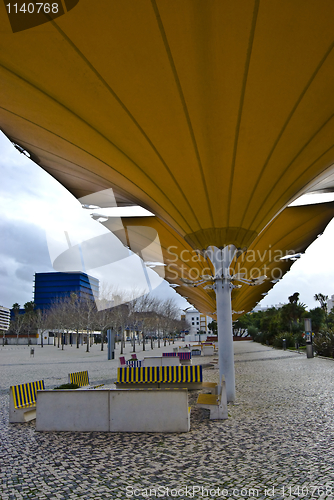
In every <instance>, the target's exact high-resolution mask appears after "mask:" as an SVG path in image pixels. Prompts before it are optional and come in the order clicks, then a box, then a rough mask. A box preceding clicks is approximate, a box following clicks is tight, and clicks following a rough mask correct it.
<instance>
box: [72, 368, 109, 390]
mask: <svg viewBox="0 0 334 500" xmlns="http://www.w3.org/2000/svg"><path fill="white" fill-rule="evenodd" d="M68 383H69V384H76V385H78V386H79V387H80V389H81V388H82V389H96V388H97V387H102V386H103V385H104V384H99V385H90V384H89V376H88V371H87V370H85V371H82V372H75V373H69V374H68Z"/></svg>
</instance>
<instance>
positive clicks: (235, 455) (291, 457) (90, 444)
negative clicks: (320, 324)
mask: <svg viewBox="0 0 334 500" xmlns="http://www.w3.org/2000/svg"><path fill="white" fill-rule="evenodd" d="M234 348H235V368H236V386H237V404H235V405H234V406H231V405H229V415H230V416H229V419H228V420H225V421H210V420H209V419H208V411H207V410H203V409H197V408H196V407H195V406H194V402H195V400H196V395H197V392H195V393H194V392H192V393H191V397H190V400H191V404H192V406H193V409H192V413H191V431H190V432H189V433H183V434H139V433H134V434H126V433H124V434H121V433H119V434H118V433H117V434H109V433H98V432H92V433H71V432H63V433H38V432H36V431H35V424H34V421H33V422H29V423H26V424H9V423H8V387H9V385H10V384H16V383H22V382H26V381H32V380H37V379H39V378H44V379H45V382H46V386H47V387H48V388H49V387H51V386H54V385H58V384H59V383H62V382H66V379H67V373H68V371H69V370H70V371H76V370H83V369H88V371H89V375H90V379H91V380H92V382H100V381H105V382H106V383H110V384H111V383H112V381H113V379H114V378H115V377H116V367H117V359H116V360H112V361H107V360H106V357H107V352H106V351H104V352H103V353H101V351H100V350H99V347H98V346H94V347H93V348H92V350H91V352H90V353H86V352H85V351H84V348H80V349H79V350H77V349H76V348H75V347H72V348H71V347H65V350H64V351H61V350H59V349H58V348H55V347H51V346H48V347H44V348H43V349H41V348H40V347H36V348H35V356H34V358H30V353H29V350H28V348H27V347H25V348H24V347H8V348H6V349H4V348H2V349H1V348H0V391H1V392H0V402H1V406H0V443H1V444H0V446H1V450H0V451H1V453H0V498H1V500H7V499H41V500H45V499H53V500H56V499H71V500H72V499H73V500H76V499H87V500H102V499H113V498H123V499H126V498H133V499H135V498H139V499H145V498H177V499H186V498H195V499H196V500H197V499H202V498H206V499H221V498H223V499H236V498H239V499H242V498H246V499H248V498H260V499H298V498H306V499H325V498H326V499H332V498H334V447H333V444H334V401H333V399H334V361H330V360H326V359H318V358H314V359H306V357H305V355H303V354H297V353H291V352H289V351H279V350H274V349H271V348H270V347H266V346H261V345H260V344H256V343H253V342H235V343H234ZM127 349H128V350H129V348H127ZM170 349H171V347H168V346H167V347H166V348H165V350H170ZM160 352H161V349H160V350H159V353H160ZM149 353H150V354H153V355H156V354H158V350H154V351H150V350H148V351H147V354H149ZM138 355H139V358H140V357H141V348H139V349H138ZM118 356H119V352H117V353H116V357H117V358H118ZM127 357H128V356H127ZM207 360H208V358H206V359H205V360H204V361H207ZM204 376H205V379H206V380H213V381H218V371H217V370H216V369H206V370H204ZM332 492H333V494H332Z"/></svg>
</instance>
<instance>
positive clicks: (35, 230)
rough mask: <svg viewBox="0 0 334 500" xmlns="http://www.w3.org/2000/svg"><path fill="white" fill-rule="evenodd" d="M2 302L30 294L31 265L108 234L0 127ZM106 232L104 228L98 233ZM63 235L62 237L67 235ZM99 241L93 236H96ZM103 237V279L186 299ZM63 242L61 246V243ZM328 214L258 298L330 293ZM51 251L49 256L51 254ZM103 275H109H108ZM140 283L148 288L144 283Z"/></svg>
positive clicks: (37, 267) (270, 300)
mask: <svg viewBox="0 0 334 500" xmlns="http://www.w3.org/2000/svg"><path fill="white" fill-rule="evenodd" d="M0 169H1V183H0V197H1V198H0V199H1V204H0V210H1V218H0V234H1V239H0V256H1V258H0V278H1V279H0V305H3V306H5V307H11V306H12V305H13V303H14V302H18V303H19V304H21V306H23V304H24V303H25V302H27V301H30V300H33V283H34V274H35V273H36V272H52V271H54V268H53V267H52V262H51V259H52V261H53V259H54V258H55V257H56V254H57V253H58V254H59V253H60V252H62V251H64V250H66V248H68V246H69V244H70V245H72V246H75V245H76V243H79V242H80V240H81V241H82V240H87V239H92V238H97V237H103V238H109V240H110V238H111V236H110V233H109V232H108V231H107V230H106V229H105V228H103V226H102V225H101V224H99V223H98V222H96V221H93V220H92V219H91V218H90V217H89V214H88V213H86V212H85V211H84V210H83V209H82V208H81V205H80V203H79V202H78V201H77V200H76V199H75V198H74V197H73V196H72V195H71V194H70V193H68V192H67V191H66V190H65V189H64V188H63V187H62V186H61V185H60V184H59V183H58V182H57V181H55V180H54V179H53V178H52V177H51V176H50V175H49V174H47V173H46V172H44V171H43V170H42V169H41V168H40V167H38V166H37V165H36V164H34V163H33V162H32V161H30V160H29V159H28V158H26V157H25V156H24V155H23V154H20V153H19V152H18V151H17V150H16V149H15V148H14V147H13V146H12V144H11V143H10V142H9V141H8V140H7V138H6V137H4V136H3V134H1V133H0ZM107 233H109V236H108V235H107V236H103V235H106V234H107ZM66 235H68V238H65V236H66ZM96 241H97V240H96ZM109 243H110V244H111V246H112V248H113V254H115V255H116V254H117V255H119V257H118V258H117V259H118V260H117V259H116V262H113V263H111V264H110V265H109V266H103V267H101V268H97V269H89V270H87V272H88V274H91V275H93V276H95V277H97V278H99V279H100V280H101V283H103V286H104V287H108V286H110V287H113V288H114V289H118V290H123V289H127V290H129V289H132V288H136V289H137V290H139V289H140V291H141V292H142V291H144V289H145V290H146V291H149V289H153V291H154V293H156V294H157V295H158V296H159V297H161V298H167V297H172V298H175V299H176V300H177V302H178V305H179V306H180V307H182V308H185V307H187V305H188V304H187V302H186V301H185V300H184V299H182V298H181V297H180V296H178V295H177V294H176V293H175V292H174V291H173V290H172V289H171V288H170V287H169V286H168V284H167V283H166V282H165V281H162V280H161V279H160V278H158V277H157V275H156V273H154V271H151V270H150V269H148V270H147V269H146V268H145V269H143V266H142V264H141V262H140V260H139V259H138V258H137V257H136V256H134V255H128V254H126V253H125V254H124V250H123V249H122V247H121V244H120V243H119V242H118V240H117V239H116V238H114V239H113V240H112V241H111V240H110V241H109ZM66 245H67V246H66ZM333 250H334V221H332V222H331V223H330V224H329V225H328V227H327V229H326V231H325V232H324V233H323V235H322V236H321V237H319V238H318V239H317V240H316V241H315V242H314V243H313V244H312V245H311V246H310V247H309V249H308V250H307V251H306V253H305V255H303V256H302V257H301V258H300V259H299V260H297V261H296V262H295V264H294V265H293V266H292V268H291V270H290V271H289V272H288V273H287V274H286V275H285V276H284V278H283V279H282V280H281V281H280V282H279V283H277V284H276V285H275V286H274V287H273V289H272V290H271V291H270V292H269V294H268V295H267V296H266V297H265V298H264V299H263V300H262V303H261V305H275V304H278V303H279V302H283V303H284V302H287V301H288V297H289V296H290V295H292V294H293V293H294V292H299V293H300V300H301V302H303V303H305V304H306V305H307V306H308V308H314V307H316V306H317V305H318V304H317V303H316V302H315V300H314V295H315V293H323V294H325V295H328V296H331V295H332V294H334V259H333ZM50 255H51V257H50ZM106 276H109V279H107V280H106ZM145 287H146V288H145Z"/></svg>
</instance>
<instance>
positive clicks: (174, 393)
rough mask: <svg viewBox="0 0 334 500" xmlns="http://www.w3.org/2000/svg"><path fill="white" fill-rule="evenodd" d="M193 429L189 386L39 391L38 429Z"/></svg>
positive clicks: (116, 430) (185, 430)
mask: <svg viewBox="0 0 334 500" xmlns="http://www.w3.org/2000/svg"><path fill="white" fill-rule="evenodd" d="M189 429H190V414H189V411H188V391H187V390H185V389H180V390H163V389H155V390H147V389H143V390H142V389H137V390H133V389H129V390H117V389H116V390H114V389H95V390H81V391H80V390H53V391H40V392H38V393H37V411H36V430H37V431H73V432H91V431H101V432H187V431H189Z"/></svg>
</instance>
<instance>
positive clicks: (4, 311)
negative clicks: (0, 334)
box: [0, 306, 10, 331]
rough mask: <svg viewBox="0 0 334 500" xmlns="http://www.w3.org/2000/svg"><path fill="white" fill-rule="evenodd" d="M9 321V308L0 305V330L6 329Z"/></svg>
mask: <svg viewBox="0 0 334 500" xmlns="http://www.w3.org/2000/svg"><path fill="white" fill-rule="evenodd" d="M9 323H10V309H8V308H7V307H3V306H0V331H3V330H5V331H7V330H8V328H9Z"/></svg>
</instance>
